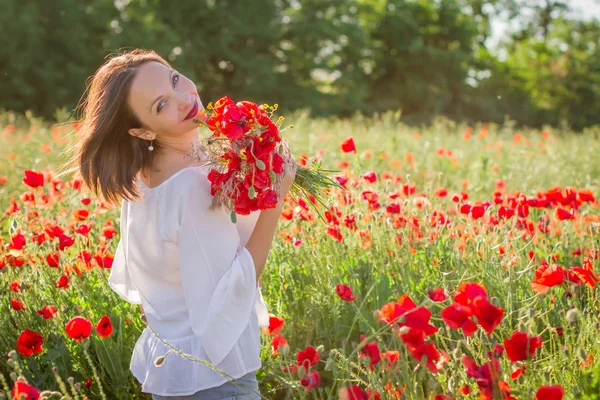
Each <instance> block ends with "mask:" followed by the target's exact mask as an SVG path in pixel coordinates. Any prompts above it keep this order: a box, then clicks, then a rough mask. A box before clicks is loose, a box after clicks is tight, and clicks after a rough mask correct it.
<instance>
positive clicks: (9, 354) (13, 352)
mask: <svg viewBox="0 0 600 400" xmlns="http://www.w3.org/2000/svg"><path fill="white" fill-rule="evenodd" d="M8 356H9V357H10V358H12V359H13V360H16V359H17V358H19V356H18V354H17V352H16V351H15V350H11V351H10V352H9V353H8Z"/></svg>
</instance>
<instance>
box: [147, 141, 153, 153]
mask: <svg viewBox="0 0 600 400" xmlns="http://www.w3.org/2000/svg"><path fill="white" fill-rule="evenodd" d="M152 140H154V139H151V140H150V146H148V150H150V151H152V150H154V146H152Z"/></svg>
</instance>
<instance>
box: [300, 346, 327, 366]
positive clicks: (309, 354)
mask: <svg viewBox="0 0 600 400" xmlns="http://www.w3.org/2000/svg"><path fill="white" fill-rule="evenodd" d="M320 359H321V356H320V355H319V353H318V352H317V350H315V348H314V347H312V346H308V347H307V348H305V349H304V350H300V351H299V352H298V354H297V356H296V363H297V364H298V365H299V366H303V367H304V368H305V369H306V371H308V369H309V368H310V367H311V366H313V365H315V364H316V363H318V362H319V360H320Z"/></svg>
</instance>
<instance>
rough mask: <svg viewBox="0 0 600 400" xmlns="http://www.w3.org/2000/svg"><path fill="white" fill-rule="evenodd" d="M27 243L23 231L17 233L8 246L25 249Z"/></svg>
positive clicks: (14, 248) (11, 248) (12, 248)
mask: <svg viewBox="0 0 600 400" xmlns="http://www.w3.org/2000/svg"><path fill="white" fill-rule="evenodd" d="M26 243H27V239H25V236H24V235H23V234H22V233H20V232H19V233H15V234H14V235H12V237H11V238H10V245H9V246H8V248H9V250H23V247H25V244H26Z"/></svg>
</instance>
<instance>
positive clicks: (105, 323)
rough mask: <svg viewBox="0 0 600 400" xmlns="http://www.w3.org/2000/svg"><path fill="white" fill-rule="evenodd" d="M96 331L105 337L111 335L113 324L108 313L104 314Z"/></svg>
mask: <svg viewBox="0 0 600 400" xmlns="http://www.w3.org/2000/svg"><path fill="white" fill-rule="evenodd" d="M96 333H97V334H98V336H100V337H101V338H103V339H106V338H107V337H110V335H112V333H113V325H112V322H111V321H110V318H109V317H108V315H103V316H102V318H100V321H98V324H97V325H96Z"/></svg>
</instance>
